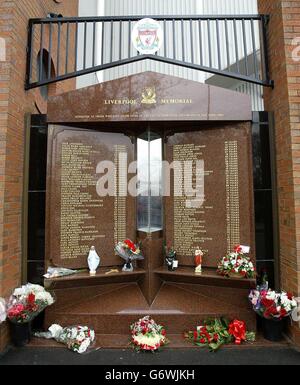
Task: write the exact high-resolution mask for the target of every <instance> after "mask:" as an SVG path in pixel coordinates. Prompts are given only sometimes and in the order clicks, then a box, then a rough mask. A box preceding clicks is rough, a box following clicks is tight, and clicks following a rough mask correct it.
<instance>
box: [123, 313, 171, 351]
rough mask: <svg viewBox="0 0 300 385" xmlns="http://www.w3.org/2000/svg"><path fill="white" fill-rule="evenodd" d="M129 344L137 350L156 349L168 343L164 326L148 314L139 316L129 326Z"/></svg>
mask: <svg viewBox="0 0 300 385" xmlns="http://www.w3.org/2000/svg"><path fill="white" fill-rule="evenodd" d="M130 330H131V345H132V346H133V347H134V348H135V349H136V350H137V351H152V352H154V351H156V350H159V349H160V348H161V347H162V346H164V345H166V344H167V343H168V339H167V337H166V331H165V328H164V327H163V326H162V325H158V324H157V323H156V322H155V321H154V320H153V319H152V318H151V317H150V316H146V317H144V318H141V319H140V320H139V321H137V322H135V323H134V324H132V325H131V326H130Z"/></svg>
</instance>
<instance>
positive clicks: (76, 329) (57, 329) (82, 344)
mask: <svg viewBox="0 0 300 385" xmlns="http://www.w3.org/2000/svg"><path fill="white" fill-rule="evenodd" d="M48 330H49V331H48V332H45V333H35V334H34V335H35V337H39V338H46V339H55V340H56V341H57V342H59V343H62V344H64V345H66V346H67V347H68V349H69V350H72V351H73V352H75V353H79V354H83V353H86V352H87V350H88V349H89V348H90V347H91V345H92V344H93V342H95V331H94V330H93V329H90V328H89V327H87V326H68V327H65V328H63V327H62V326H60V325H56V324H54V325H52V326H50V328H49V329H48Z"/></svg>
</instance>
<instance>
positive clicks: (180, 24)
mask: <svg viewBox="0 0 300 385" xmlns="http://www.w3.org/2000/svg"><path fill="white" fill-rule="evenodd" d="M143 18H145V16H126V17H56V18H53V17H52V18H51V17H49V18H45V19H30V20H29V26H28V48H27V71H26V81H25V89H26V90H29V89H33V88H36V87H41V86H44V85H49V84H51V83H55V82H58V81H62V80H67V79H71V78H74V77H77V76H81V75H86V74H90V73H94V72H98V71H102V70H105V69H109V68H113V67H118V66H122V65H126V64H130V63H134V62H138V61H142V60H147V59H148V60H153V61H156V62H161V63H167V64H170V65H176V66H180V67H185V68H190V69H194V70H198V71H204V72H208V73H211V74H215V75H221V76H225V77H229V78H233V79H237V80H241V81H246V82H250V83H254V84H259V85H263V86H273V82H272V80H271V79H270V76H269V66H268V48H267V29H268V20H269V17H268V16H267V15H239V16H235V15H225V16H209V15H208V16H147V18H152V19H155V20H157V21H158V22H159V23H160V25H161V27H162V30H163V34H164V41H163V46H162V47H161V49H160V50H159V51H158V52H157V53H156V54H155V55H140V54H139V53H138V52H137V50H136V49H134V47H133V45H132V41H131V36H132V28H133V26H134V24H135V23H136V22H137V21H139V20H141V19H143Z"/></svg>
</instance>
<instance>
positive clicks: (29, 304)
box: [7, 283, 54, 347]
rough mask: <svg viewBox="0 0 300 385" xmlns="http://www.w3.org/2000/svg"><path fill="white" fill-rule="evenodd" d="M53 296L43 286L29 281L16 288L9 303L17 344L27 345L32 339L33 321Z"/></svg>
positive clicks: (51, 301) (12, 327)
mask: <svg viewBox="0 0 300 385" xmlns="http://www.w3.org/2000/svg"><path fill="white" fill-rule="evenodd" d="M53 303H54V298H53V296H52V295H51V294H50V293H49V292H47V291H46V290H45V289H44V288H43V287H42V286H39V285H32V284H30V283H28V284H27V285H24V286H22V287H20V288H17V289H15V291H14V292H13V294H12V296H11V297H10V299H9V301H8V304H7V318H8V320H9V321H10V322H11V336H12V340H13V342H14V344H15V346H18V347H22V346H25V345H26V344H27V343H28V342H29V341H30V339H31V322H32V321H33V320H34V319H35V318H36V317H37V316H38V315H39V314H40V313H41V312H42V311H43V310H44V309H45V308H46V307H48V306H50V305H52V304H53Z"/></svg>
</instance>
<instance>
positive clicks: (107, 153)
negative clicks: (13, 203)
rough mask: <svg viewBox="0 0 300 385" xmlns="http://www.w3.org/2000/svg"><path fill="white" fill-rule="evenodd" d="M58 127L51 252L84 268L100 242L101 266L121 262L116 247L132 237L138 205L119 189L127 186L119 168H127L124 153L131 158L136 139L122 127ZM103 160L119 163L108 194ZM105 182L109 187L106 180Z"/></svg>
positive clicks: (57, 260)
mask: <svg viewBox="0 0 300 385" xmlns="http://www.w3.org/2000/svg"><path fill="white" fill-rule="evenodd" d="M57 130H58V133H57V134H56V135H55V133H54V138H55V139H54V141H55V146H53V148H52V158H51V168H52V172H51V179H50V191H51V194H50V205H49V214H50V231H49V233H48V237H49V240H50V242H49V249H50V250H49V258H50V259H52V260H53V262H54V263H55V264H56V265H58V266H63V267H70V268H85V267H86V266H87V256H88V252H89V250H90V248H91V246H95V247H96V250H97V252H98V254H99V255H100V258H101V265H102V266H114V265H117V264H121V263H122V261H121V260H120V258H119V257H117V256H116V254H115V252H114V247H115V244H116V242H119V241H122V240H123V239H126V238H127V237H133V235H134V234H133V231H134V229H135V228H134V224H135V215H134V207H135V206H134V202H131V200H132V198H130V197H127V196H126V195H125V196H124V194H123V195H122V194H120V191H121V192H122V191H124V189H125V188H126V186H123V185H122V184H121V180H122V179H121V178H119V174H120V173H121V174H122V175H124V173H126V172H127V164H126V162H125V164H123V163H122V162H120V161H119V155H120V154H127V156H128V161H131V159H132V157H133V153H134V152H133V145H132V143H131V141H130V139H129V138H128V137H126V136H125V135H122V134H118V133H102V132H91V131H82V130H72V129H63V130H62V129H61V128H57ZM102 161H104V162H106V163H107V162H111V164H112V165H113V167H115V168H114V174H113V178H112V180H113V189H110V188H109V186H107V190H106V194H102V193H101V194H100V193H99V191H100V190H99V188H98V187H99V183H100V181H101V178H108V175H107V173H109V170H108V169H106V168H104V169H103V168H102V167H100V168H98V166H99V164H100V162H102ZM105 180H107V179H105ZM101 183H102V185H103V186H104V188H106V182H103V181H102V182H101ZM102 185H101V186H102ZM112 190H113V192H114V194H112V193H111V191H112ZM128 223H130V224H131V223H132V226H130V227H129V228H128V226H127V225H128ZM131 227H132V230H131Z"/></svg>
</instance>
